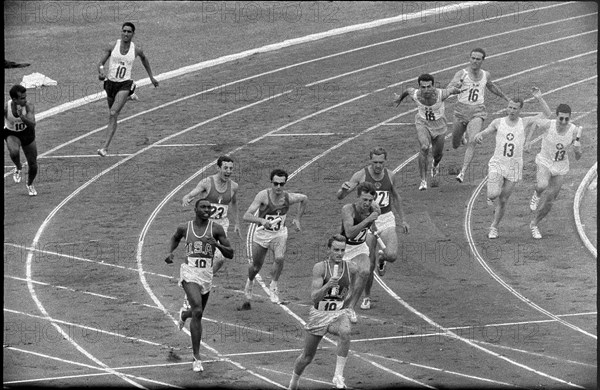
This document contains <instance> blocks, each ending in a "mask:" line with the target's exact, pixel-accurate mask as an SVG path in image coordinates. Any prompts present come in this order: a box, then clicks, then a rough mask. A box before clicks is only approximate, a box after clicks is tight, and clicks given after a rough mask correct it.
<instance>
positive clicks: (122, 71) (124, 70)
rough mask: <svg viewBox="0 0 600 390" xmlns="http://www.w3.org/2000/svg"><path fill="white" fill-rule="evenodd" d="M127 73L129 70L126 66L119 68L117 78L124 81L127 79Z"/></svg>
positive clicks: (116, 73)
mask: <svg viewBox="0 0 600 390" xmlns="http://www.w3.org/2000/svg"><path fill="white" fill-rule="evenodd" d="M125 73H127V68H126V67H124V66H119V67H117V71H116V72H115V77H116V78H118V79H122V78H123V77H125Z"/></svg>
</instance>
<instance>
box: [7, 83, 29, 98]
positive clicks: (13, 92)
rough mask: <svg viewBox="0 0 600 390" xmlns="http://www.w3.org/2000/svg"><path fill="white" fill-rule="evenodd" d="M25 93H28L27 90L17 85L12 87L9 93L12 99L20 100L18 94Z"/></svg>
mask: <svg viewBox="0 0 600 390" xmlns="http://www.w3.org/2000/svg"><path fill="white" fill-rule="evenodd" d="M25 92H27V88H25V87H24V86H22V85H21V84H15V85H13V86H12V88H11V89H10V91H8V94H9V95H10V98H11V99H16V98H18V96H17V94H18V93H25Z"/></svg>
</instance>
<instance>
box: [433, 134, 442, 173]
mask: <svg viewBox="0 0 600 390" xmlns="http://www.w3.org/2000/svg"><path fill="white" fill-rule="evenodd" d="M444 141H445V136H444V134H440V135H438V136H436V137H433V138H432V139H431V153H432V155H433V166H434V167H437V166H438V165H439V163H440V161H442V157H443V155H444Z"/></svg>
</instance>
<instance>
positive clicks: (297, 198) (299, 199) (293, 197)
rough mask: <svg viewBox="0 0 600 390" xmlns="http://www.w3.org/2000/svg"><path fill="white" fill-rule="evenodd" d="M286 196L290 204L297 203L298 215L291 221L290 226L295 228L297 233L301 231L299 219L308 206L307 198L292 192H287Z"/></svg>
mask: <svg viewBox="0 0 600 390" xmlns="http://www.w3.org/2000/svg"><path fill="white" fill-rule="evenodd" d="M288 196H289V199H290V204H295V203H298V215H297V216H296V218H294V219H292V224H293V225H295V226H296V229H298V231H301V230H302V227H301V225H300V218H302V215H304V212H305V211H306V205H307V204H308V196H306V195H304V194H297V193H293V192H289V193H288Z"/></svg>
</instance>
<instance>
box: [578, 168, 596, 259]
mask: <svg viewBox="0 0 600 390" xmlns="http://www.w3.org/2000/svg"><path fill="white" fill-rule="evenodd" d="M597 177H598V162H597V161H596V162H595V163H594V165H592V167H591V168H590V169H589V171H588V172H587V173H586V175H585V177H584V178H583V180H582V181H581V183H580V184H579V187H577V192H576V193H575V199H574V201H573V215H574V217H575V226H577V233H579V237H580V238H581V241H583V244H584V245H585V247H586V248H587V249H588V250H589V251H590V252H591V253H592V255H593V256H594V257H596V258H597V257H598V253H597V251H596V247H595V246H594V244H592V242H591V241H590V239H589V238H588V236H587V234H586V232H585V229H584V228H583V224H582V223H581V212H580V210H579V207H580V204H581V199H582V198H583V195H584V194H585V191H586V189H587V188H588V186H589V185H590V183H591V182H592V181H593V180H594V179H596V178H597Z"/></svg>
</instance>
